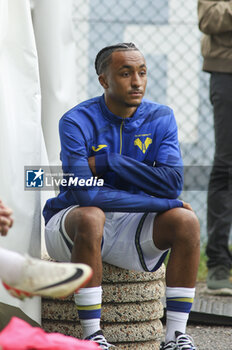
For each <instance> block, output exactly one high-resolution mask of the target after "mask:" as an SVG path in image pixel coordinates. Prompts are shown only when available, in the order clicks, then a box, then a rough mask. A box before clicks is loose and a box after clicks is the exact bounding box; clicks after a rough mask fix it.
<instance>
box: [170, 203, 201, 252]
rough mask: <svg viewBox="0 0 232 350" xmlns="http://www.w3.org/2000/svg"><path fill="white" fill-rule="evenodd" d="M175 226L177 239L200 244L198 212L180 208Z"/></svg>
mask: <svg viewBox="0 0 232 350" xmlns="http://www.w3.org/2000/svg"><path fill="white" fill-rule="evenodd" d="M178 209H179V210H178V213H177V216H176V218H175V220H174V224H173V228H174V230H175V235H176V237H177V239H181V240H185V241H186V242H188V243H190V244H194V246H195V245H199V243H200V225H199V221H198V218H197V216H196V214H195V213H194V212H193V211H191V210H187V209H184V208H178Z"/></svg>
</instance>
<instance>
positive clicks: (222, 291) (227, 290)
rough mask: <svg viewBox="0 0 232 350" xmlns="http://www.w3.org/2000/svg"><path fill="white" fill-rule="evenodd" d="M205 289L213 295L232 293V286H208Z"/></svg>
mask: <svg viewBox="0 0 232 350" xmlns="http://www.w3.org/2000/svg"><path fill="white" fill-rule="evenodd" d="M205 291H206V293H207V294H211V295H232V289H230V288H220V289H210V288H207V287H206V289H205Z"/></svg>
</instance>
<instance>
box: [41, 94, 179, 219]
mask: <svg viewBox="0 0 232 350" xmlns="http://www.w3.org/2000/svg"><path fill="white" fill-rule="evenodd" d="M59 130H60V140H61V154H60V156H61V161H62V166H63V171H64V173H65V174H74V176H76V177H78V178H79V179H80V178H81V179H82V178H83V179H89V178H91V177H92V176H93V175H92V173H91V170H90V168H89V166H88V158H89V157H90V156H95V160H96V170H97V174H100V175H101V177H102V178H103V179H104V186H102V187H98V186H95V187H94V186H92V187H91V186H75V185H74V184H73V185H70V186H69V187H64V186H63V187H62V186H61V187H60V193H59V195H58V196H57V197H55V198H51V199H49V200H48V201H47V202H46V205H45V207H44V210H43V214H44V218H45V222H46V223H47V222H48V220H49V219H50V218H51V217H52V216H53V215H54V214H56V213H57V212H58V211H60V210H61V209H64V208H67V207H68V206H70V205H75V204H79V205H80V206H97V207H99V208H101V209H102V210H104V211H122V212H146V211H148V212H161V211H165V210H168V209H170V208H174V207H181V206H182V202H181V201H180V200H178V199H177V197H178V196H179V194H180V192H181V190H182V185H183V164H182V159H181V154H180V150H179V143H178V138H177V126H176V121H175V118H174V115H173V112H172V110H171V109H170V108H169V107H167V106H164V105H160V104H157V103H154V102H151V101H148V100H146V99H143V100H142V102H141V104H140V105H139V107H138V108H137V110H136V112H135V113H134V115H133V116H132V117H131V118H121V117H118V116H116V115H114V114H113V113H111V112H110V111H109V109H108V108H107V106H106V104H105V101H104V95H102V96H100V97H96V98H93V99H90V100H88V101H85V102H83V103H80V104H79V105H77V106H76V107H74V108H73V109H71V110H70V111H68V112H67V113H66V114H65V115H64V116H63V117H62V118H61V120H60V124H59Z"/></svg>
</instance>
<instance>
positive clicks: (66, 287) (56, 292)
mask: <svg viewBox="0 0 232 350" xmlns="http://www.w3.org/2000/svg"><path fill="white" fill-rule="evenodd" d="M84 275H85V276H82V277H81V278H79V280H81V281H79V280H78V279H76V280H73V281H71V282H69V283H65V282H64V283H61V284H60V285H54V286H53V287H52V286H50V287H48V288H43V289H41V290H37V291H35V292H26V291H24V290H21V289H18V288H14V287H12V286H9V285H8V284H6V283H4V282H2V284H3V286H4V287H5V288H6V289H7V291H8V293H10V294H11V295H12V296H13V297H16V298H18V299H20V300H24V299H25V298H32V297H34V296H41V297H51V298H60V299H63V298H66V297H68V296H69V295H70V294H72V293H76V292H78V290H79V289H80V288H83V287H84V286H85V285H86V284H87V283H88V282H89V281H90V279H91V278H92V275H93V272H92V269H91V268H90V267H88V266H86V268H85V270H84Z"/></svg>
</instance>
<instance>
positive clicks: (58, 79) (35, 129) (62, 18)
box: [0, 0, 76, 322]
mask: <svg viewBox="0 0 232 350" xmlns="http://www.w3.org/2000/svg"><path fill="white" fill-rule="evenodd" d="M72 35H73V33H72V0H65V1H64V0H49V1H47V0H39V1H37V0H35V1H31V2H30V1H29V0H17V1H15V0H0V198H1V199H2V200H3V202H4V203H5V204H6V205H7V206H9V207H11V208H12V209H13V212H14V220H15V222H14V226H13V228H12V229H11V230H10V232H9V233H8V236H7V237H0V245H1V247H6V248H7V249H12V250H15V251H18V252H20V253H22V254H24V253H28V254H31V255H33V256H38V257H39V256H40V254H41V249H40V240H41V210H42V207H43V205H44V201H45V200H46V198H47V197H48V196H50V195H51V194H50V193H48V192H46V193H45V192H40V191H25V190H24V184H25V178H24V166H32V169H33V166H38V165H41V166H43V165H48V161H47V159H49V160H50V164H52V165H56V164H57V165H58V164H59V149H60V146H59V136H58V121H59V119H60V117H61V116H62V114H63V113H64V112H65V111H66V110H68V109H69V108H71V107H73V106H74V105H75V104H76V81H75V79H76V74H75V64H76V62H75V56H76V55H75V43H74V40H73V36H72ZM45 145H46V147H45ZM42 226H43V225H42ZM0 301H1V302H4V303H8V304H10V305H15V306H18V307H20V308H21V309H22V310H23V311H24V312H25V313H26V314H28V316H30V317H31V318H33V319H34V320H36V321H37V322H40V299H39V298H33V299H32V300H27V301H26V302H20V301H18V300H17V299H15V298H12V297H10V296H9V295H8V294H7V293H6V292H5V290H4V288H3V287H1V286H0Z"/></svg>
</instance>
